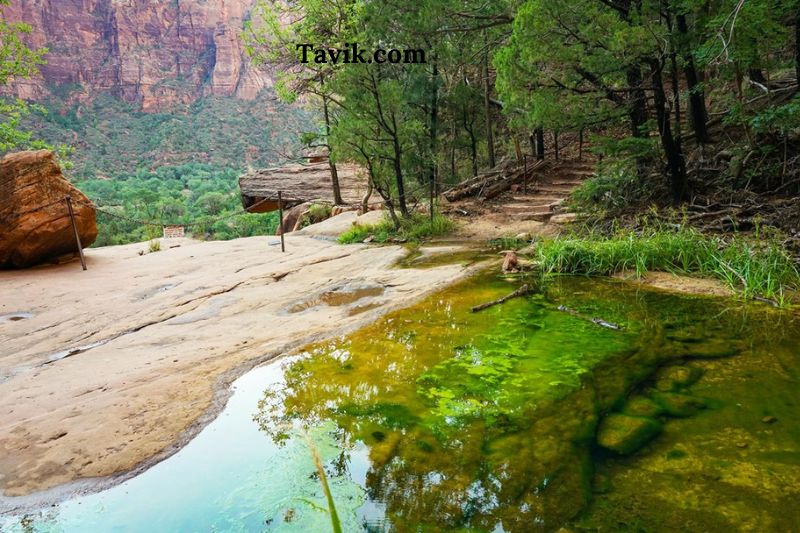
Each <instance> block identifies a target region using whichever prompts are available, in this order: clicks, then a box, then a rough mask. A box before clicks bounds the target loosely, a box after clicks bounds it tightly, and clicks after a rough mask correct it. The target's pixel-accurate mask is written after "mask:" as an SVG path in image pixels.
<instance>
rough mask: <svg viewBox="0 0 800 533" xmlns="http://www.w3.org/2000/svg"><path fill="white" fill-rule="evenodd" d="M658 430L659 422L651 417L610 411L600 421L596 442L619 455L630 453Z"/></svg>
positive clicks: (648, 440)
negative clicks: (610, 412)
mask: <svg viewBox="0 0 800 533" xmlns="http://www.w3.org/2000/svg"><path fill="white" fill-rule="evenodd" d="M660 431H661V424H660V423H659V422H658V421H657V420H654V419H652V418H648V417H644V416H630V415H625V414H621V413H612V414H610V415H608V416H606V417H605V418H604V419H603V421H602V422H601V423H600V426H599V428H598V430H597V444H599V445H600V446H602V447H603V448H606V449H607V450H611V451H614V452H617V453H619V454H621V455H630V454H632V453H634V452H636V451H637V450H639V449H641V448H642V446H644V445H645V444H647V443H648V442H650V440H651V439H653V438H654V437H655V436H656V435H658V433H659V432H660Z"/></svg>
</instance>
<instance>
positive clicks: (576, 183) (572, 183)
mask: <svg viewBox="0 0 800 533" xmlns="http://www.w3.org/2000/svg"><path fill="white" fill-rule="evenodd" d="M582 184H583V180H558V181H551V182H550V183H548V184H547V185H564V186H568V187H578V186H579V185H582Z"/></svg>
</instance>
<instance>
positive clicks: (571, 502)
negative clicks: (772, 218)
mask: <svg viewBox="0 0 800 533" xmlns="http://www.w3.org/2000/svg"><path fill="white" fill-rule="evenodd" d="M523 281H525V280H514V281H508V280H505V279H502V278H500V277H497V276H494V275H493V274H491V273H485V274H483V275H480V276H477V277H475V278H472V279H470V280H468V281H465V282H462V283H459V284H456V285H454V286H452V287H449V288H447V289H445V290H443V291H441V292H439V293H437V294H435V295H433V296H431V297H429V298H427V299H426V300H424V301H422V302H420V303H419V304H417V305H414V306H412V307H410V308H407V309H404V310H401V311H397V312H394V313H391V314H389V315H387V316H385V317H384V318H382V319H380V320H379V321H377V322H376V323H374V324H372V325H370V326H368V327H366V328H364V329H362V330H360V331H358V332H355V333H353V334H351V335H348V336H345V337H341V338H337V339H334V340H332V341H328V342H324V343H320V344H317V345H313V346H309V347H307V348H306V349H304V350H303V351H302V352H301V353H299V354H297V355H293V356H291V357H287V358H283V359H281V360H278V361H276V362H273V363H271V364H269V365H266V366H263V367H260V368H257V369H255V370H253V371H251V372H250V373H248V374H246V375H245V376H243V377H242V378H240V379H239V380H237V382H236V383H235V385H234V387H235V391H234V393H233V395H232V397H231V399H230V401H229V403H228V405H227V406H226V408H225V410H224V411H223V412H222V414H221V415H220V416H219V417H218V418H217V419H216V420H215V421H214V422H213V423H211V424H210V425H209V426H208V427H206V428H205V429H204V430H203V431H202V432H201V433H200V434H199V435H198V436H197V437H196V438H195V439H194V440H193V441H192V442H190V443H189V444H188V445H187V446H186V447H185V448H183V449H182V450H181V451H180V452H178V453H177V454H175V455H174V456H172V457H171V458H169V459H167V460H166V461H163V462H162V463H160V464H158V465H156V466H154V467H153V468H151V469H149V470H148V471H146V472H144V473H142V474H141V475H139V476H137V477H135V478H132V479H130V480H128V481H126V482H124V483H122V484H120V485H118V486H115V487H113V488H111V489H108V490H106V491H103V492H100V493H97V494H92V495H88V496H82V497H78V498H75V499H72V500H68V501H65V502H62V503H60V504H58V505H56V506H54V507H50V508H47V509H44V510H41V511H39V512H35V513H29V514H27V515H25V516H9V517H5V518H3V519H0V529H2V530H3V531H5V530H10V531H80V532H92V531H181V532H183V531H331V530H332V525H331V514H330V509H329V504H328V502H327V499H326V496H325V493H324V491H323V488H322V483H321V481H322V480H321V476H320V474H319V471H318V468H317V467H316V466H315V462H314V459H313V455H314V453H316V454H318V456H319V457H320V459H321V463H322V465H323V466H324V473H325V478H326V480H327V481H328V483H329V485H330V491H331V496H332V500H333V502H334V505H335V508H336V513H337V515H338V517H339V519H340V521H341V526H342V530H343V531H475V532H478V531H486V532H501V531H509V532H523V531H539V530H541V531H556V530H558V529H559V528H561V527H567V528H570V530H574V531H620V530H630V531H661V530H663V531H673V530H682V531H734V530H748V529H749V530H757V531H791V530H793V528H794V527H796V524H798V523H800V510H798V506H797V505H795V502H796V501H797V498H798V497H800V425H799V424H797V423H796V421H797V418H798V414H800V405H798V401H797V395H798V388H797V385H798V379H800V348H798V346H800V343H798V341H800V325H798V321H797V320H796V315H795V314H793V313H792V312H781V311H776V310H773V309H768V308H766V307H764V306H758V305H750V304H746V303H742V302H737V301H734V300H728V299H710V298H701V297H696V298H693V297H685V296H676V295H671V294H666V293H660V292H655V291H645V290H639V289H637V288H635V287H632V286H630V285H627V284H625V283H623V282H618V281H611V280H590V279H586V278H569V277H565V278H559V279H556V280H553V281H550V282H548V283H547V285H546V286H543V287H539V290H537V291H534V293H533V294H531V295H529V296H526V297H522V298H516V299H513V300H510V301H508V302H506V303H504V304H502V305H498V306H494V307H490V308H488V309H485V310H483V311H480V312H477V313H473V312H471V311H470V309H471V307H473V306H475V305H477V304H480V303H484V302H487V301H490V300H494V299H496V298H498V297H500V296H503V295H505V294H508V293H510V292H512V291H513V290H515V289H516V288H517V287H518V286H519V285H518V284H519V283H521V282H523ZM528 282H529V283H531V284H534V285H536V280H528ZM559 308H560V309H559ZM565 309H566V310H568V311H569V312H567V311H565ZM593 318H600V319H602V320H603V321H605V322H608V323H613V324H618V325H620V326H622V329H620V330H616V329H611V328H607V327H603V326H602V324H598V323H597V321H592V319H593ZM618 420H623V421H624V422H625V423H626V424H631V423H632V424H634V425H635V424H640V423H641V424H642V427H646V428H651V429H652V428H656V430H654V431H653V432H652V433H648V434H647V435H646V436H643V435H640V434H638V433H637V431H638V430H637V429H636V428H634V429H633V430H631V431H628V433H625V431H627V426H624V427H623V429H624V431H622V433H623V435H622V436H620V434H619V433H620V431H619V430H618V429H617V427H616V426H614V424H612V422H614V423H616V421H618ZM612 426H613V427H612ZM631 438H632V439H634V440H636V441H637V442H635V443H634V445H632V447H631V448H630V449H626V450H625V452H624V454H622V453H618V452H617V451H613V449H616V448H615V446H616V445H619V446H623V447H626V446H629V445H630V443H631V442H632V441H630V440H626V441H624V442H623V441H620V439H623V440H624V439H631ZM615 439H616V440H615ZM618 441H619V442H618ZM620 442H622V444H620ZM609 443H612V444H609ZM609 446H611V448H609ZM620 449H621V448H620ZM618 451H619V450H618Z"/></svg>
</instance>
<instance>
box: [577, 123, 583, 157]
mask: <svg viewBox="0 0 800 533" xmlns="http://www.w3.org/2000/svg"><path fill="white" fill-rule="evenodd" d="M578 161H583V128H581V129H580V131H579V132H578Z"/></svg>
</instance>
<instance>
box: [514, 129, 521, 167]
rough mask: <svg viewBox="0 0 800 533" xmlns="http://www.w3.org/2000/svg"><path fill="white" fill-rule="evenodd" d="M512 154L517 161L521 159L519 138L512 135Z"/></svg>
mask: <svg viewBox="0 0 800 533" xmlns="http://www.w3.org/2000/svg"><path fill="white" fill-rule="evenodd" d="M513 138H514V155H515V156H516V158H517V163H519V162H520V161H522V147H521V146H520V145H519V138H518V137H517V136H516V135H514V137H513Z"/></svg>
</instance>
